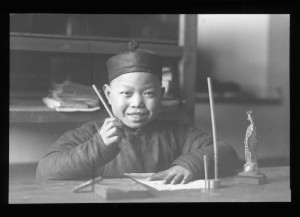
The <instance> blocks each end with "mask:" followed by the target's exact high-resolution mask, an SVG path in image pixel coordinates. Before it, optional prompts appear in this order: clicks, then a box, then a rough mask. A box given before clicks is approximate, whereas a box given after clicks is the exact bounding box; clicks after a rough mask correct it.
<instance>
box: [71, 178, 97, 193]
mask: <svg viewBox="0 0 300 217" xmlns="http://www.w3.org/2000/svg"><path fill="white" fill-rule="evenodd" d="M100 180H102V177H101V176H99V177H97V178H94V179H90V180H89V181H87V182H84V183H82V184H80V185H78V186H76V187H75V188H74V189H73V190H72V192H77V191H79V190H80V189H82V188H84V187H87V186H89V185H91V184H93V183H96V182H98V181H100Z"/></svg>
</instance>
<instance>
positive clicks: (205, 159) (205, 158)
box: [204, 155, 207, 180]
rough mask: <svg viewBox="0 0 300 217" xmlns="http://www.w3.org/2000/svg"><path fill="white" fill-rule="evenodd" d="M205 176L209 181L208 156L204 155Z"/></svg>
mask: <svg viewBox="0 0 300 217" xmlns="http://www.w3.org/2000/svg"><path fill="white" fill-rule="evenodd" d="M204 174H205V180H207V155H204Z"/></svg>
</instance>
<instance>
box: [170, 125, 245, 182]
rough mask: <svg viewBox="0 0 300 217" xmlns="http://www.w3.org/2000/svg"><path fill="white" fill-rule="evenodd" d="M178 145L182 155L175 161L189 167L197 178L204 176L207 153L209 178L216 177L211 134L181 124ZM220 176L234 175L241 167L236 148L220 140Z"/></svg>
mask: <svg viewBox="0 0 300 217" xmlns="http://www.w3.org/2000/svg"><path fill="white" fill-rule="evenodd" d="M177 135H178V145H179V147H178V148H179V151H180V152H181V155H180V156H179V157H178V158H177V159H176V160H175V161H174V162H173V164H172V166H174V165H181V166H183V167H185V168H187V169H189V170H190V171H191V172H192V173H193V174H194V176H195V178H199V179H200V178H204V161H203V159H204V155H207V159H208V163H207V167H208V178H214V147H213V138H212V136H211V135H209V134H207V133H205V132H203V131H201V130H200V129H197V128H195V127H188V126H185V125H179V128H178V133H177ZM217 149H218V176H219V177H222V176H223V177H224V176H230V175H234V173H235V169H237V168H238V167H239V160H238V156H237V154H236V152H235V150H234V149H233V148H232V147H231V146H230V145H229V144H227V143H225V142H222V141H218V142H217Z"/></svg>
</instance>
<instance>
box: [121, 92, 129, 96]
mask: <svg viewBox="0 0 300 217" xmlns="http://www.w3.org/2000/svg"><path fill="white" fill-rule="evenodd" d="M121 94H122V95H125V96H130V92H129V91H122V92H121Z"/></svg>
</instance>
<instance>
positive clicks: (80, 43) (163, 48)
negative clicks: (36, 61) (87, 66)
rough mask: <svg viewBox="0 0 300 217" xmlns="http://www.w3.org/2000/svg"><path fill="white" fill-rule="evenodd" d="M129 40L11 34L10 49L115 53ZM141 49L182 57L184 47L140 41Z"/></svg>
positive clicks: (122, 48)
mask: <svg viewBox="0 0 300 217" xmlns="http://www.w3.org/2000/svg"><path fill="white" fill-rule="evenodd" d="M128 41H129V39H128V40H125V39H123V41H121V40H120V39H116V40H113V39H111V40H110V41H105V40H82V39H78V38H72V39H71V38H67V37H51V36H47V37H46V36H44V37H42V36H39V37H37V36H34V37H30V36H23V35H16V34H11V35H10V50H19V51H22V50H23V51H44V52H62V53H90V52H91V53H93V54H107V55H114V54H117V53H120V52H121V51H124V50H126V49H127V48H128ZM140 48H141V49H148V50H152V51H154V52H156V53H158V54H159V55H161V56H163V57H173V58H180V57H181V56H182V48H181V47H178V46H177V45H176V44H175V45H172V44H161V43H146V42H141V43H140Z"/></svg>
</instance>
